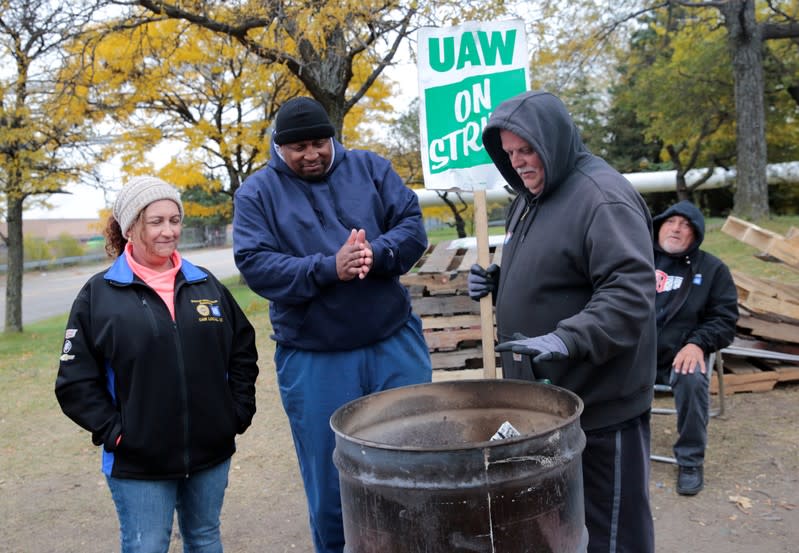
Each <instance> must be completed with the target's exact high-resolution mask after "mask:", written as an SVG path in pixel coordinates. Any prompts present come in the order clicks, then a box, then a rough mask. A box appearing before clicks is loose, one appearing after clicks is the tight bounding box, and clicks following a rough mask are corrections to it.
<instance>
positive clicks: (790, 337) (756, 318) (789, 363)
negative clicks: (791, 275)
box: [721, 216, 799, 393]
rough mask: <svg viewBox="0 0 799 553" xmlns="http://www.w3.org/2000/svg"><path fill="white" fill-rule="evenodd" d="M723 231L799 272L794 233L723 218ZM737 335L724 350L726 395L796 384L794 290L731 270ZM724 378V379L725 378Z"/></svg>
mask: <svg viewBox="0 0 799 553" xmlns="http://www.w3.org/2000/svg"><path fill="white" fill-rule="evenodd" d="M721 230H722V232H724V233H726V234H728V235H730V236H732V237H734V238H736V239H737V240H739V241H741V242H743V243H744V244H747V245H750V246H752V247H754V248H756V249H757V250H758V252H759V253H758V254H757V257H758V258H760V259H762V260H764V261H776V262H779V263H782V264H783V265H784V266H785V267H787V268H789V269H794V270H797V271H799V229H796V228H792V229H790V230H789V231H788V232H787V233H786V234H785V235H781V234H779V233H776V232H774V231H770V230H767V229H764V228H762V227H759V226H757V225H754V224H752V223H749V222H747V221H744V220H742V219H738V218H736V217H732V216H731V217H728V218H727V220H726V221H725V223H724V226H723V227H722V229H721ZM733 279H734V280H735V286H736V288H737V289H738V308H739V311H740V319H739V320H738V336H737V338H736V340H735V342H734V343H733V345H732V346H731V347H730V348H727V349H726V350H724V368H725V385H726V387H727V388H728V390H729V392H730V393H732V392H735V391H764V390H770V389H772V388H773V387H774V386H775V385H776V384H777V383H778V382H785V381H795V380H799V285H796V284H786V283H783V282H779V281H776V280H774V279H763V278H756V277H753V276H750V275H747V274H744V273H741V272H739V271H733ZM727 373H729V375H728V374H727Z"/></svg>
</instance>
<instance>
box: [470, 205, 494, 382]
mask: <svg viewBox="0 0 799 553" xmlns="http://www.w3.org/2000/svg"><path fill="white" fill-rule="evenodd" d="M474 228H475V232H476V234H477V262H478V263H479V264H480V266H481V267H483V268H486V267H488V264H489V251H488V209H487V207H486V192H485V190H475V192H474ZM480 328H481V333H482V340H483V376H484V377H485V378H496V377H497V366H496V362H495V358H494V305H493V301H492V298H491V294H489V295H487V296H484V297H482V298H480Z"/></svg>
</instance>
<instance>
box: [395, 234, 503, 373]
mask: <svg viewBox="0 0 799 553" xmlns="http://www.w3.org/2000/svg"><path fill="white" fill-rule="evenodd" d="M473 241H474V239H472V240H471V241H470V240H469V239H460V240H451V241H445V242H440V243H439V244H437V245H436V246H435V247H431V248H430V249H429V250H428V252H427V253H426V254H425V255H424V256H423V257H422V259H421V260H420V261H419V263H417V265H416V269H415V270H414V271H413V272H411V273H408V274H406V275H404V276H403V277H402V279H401V280H402V282H403V284H405V286H406V287H407V288H408V290H409V292H410V293H411V301H412V304H413V310H414V312H415V313H416V314H417V315H419V316H420V317H421V318H422V325H423V327H424V334H425V338H426V339H427V345H428V347H429V348H430V356H431V358H432V361H433V371H434V373H433V374H434V377H435V378H437V379H439V378H444V377H446V378H452V377H458V378H481V377H482V367H483V350H482V344H481V336H482V334H481V329H480V304H479V303H478V302H476V301H473V300H472V299H471V298H469V295H468V291H467V284H466V278H467V274H468V272H469V268H470V267H471V266H472V264H473V263H475V262H476V261H477V249H476V247H475V246H474V244H473ZM501 256H502V245H501V243H500V244H496V243H493V244H491V246H490V259H491V262H492V263H499V261H500V258H501ZM497 365H499V358H498V357H497ZM453 371H459V372H458V374H457V375H455V374H453ZM445 372H446V373H447V374H446V375H445V374H443V373H445Z"/></svg>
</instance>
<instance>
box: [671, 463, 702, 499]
mask: <svg viewBox="0 0 799 553" xmlns="http://www.w3.org/2000/svg"><path fill="white" fill-rule="evenodd" d="M704 487H705V480H704V476H703V474H702V466H701V465H700V466H698V467H683V466H680V470H679V475H678V476H677V493H678V494H680V495H696V494H698V493H699V492H701V491H702V488H704Z"/></svg>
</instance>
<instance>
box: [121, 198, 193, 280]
mask: <svg viewBox="0 0 799 553" xmlns="http://www.w3.org/2000/svg"><path fill="white" fill-rule="evenodd" d="M182 228H183V223H182V222H181V219H180V209H179V208H178V204H176V203H175V202H173V201H172V200H157V201H155V202H153V203H151V204H150V205H148V206H147V207H145V208H144V209H143V210H142V212H141V213H140V214H139V217H138V218H137V219H136V222H135V223H133V225H132V226H131V227H130V230H129V231H128V241H129V242H130V243H131V246H132V248H133V258H134V259H135V260H136V261H137V262H138V263H141V264H142V265H144V266H145V267H150V268H152V269H159V268H163V266H164V265H165V264H167V263H168V262H169V259H170V258H171V257H172V253H173V252H174V251H175V250H176V249H177V247H178V240H179V239H180V231H181V229H182Z"/></svg>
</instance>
